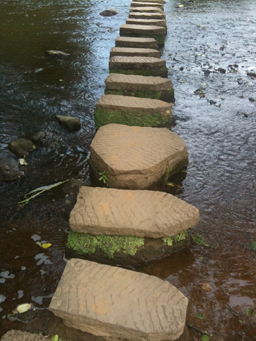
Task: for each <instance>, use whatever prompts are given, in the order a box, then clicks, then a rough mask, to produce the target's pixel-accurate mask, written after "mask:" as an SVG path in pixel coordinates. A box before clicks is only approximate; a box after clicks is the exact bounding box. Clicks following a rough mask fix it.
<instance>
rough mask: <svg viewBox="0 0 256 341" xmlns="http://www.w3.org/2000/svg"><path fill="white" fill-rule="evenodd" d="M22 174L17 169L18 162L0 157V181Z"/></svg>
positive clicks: (22, 174) (9, 179) (13, 178)
mask: <svg viewBox="0 0 256 341" xmlns="http://www.w3.org/2000/svg"><path fill="white" fill-rule="evenodd" d="M23 176H24V172H21V171H20V170H19V163H18V162H17V161H16V160H14V159H12V158H9V157H4V158H2V159H0V181H13V180H16V179H18V178H20V177H23Z"/></svg>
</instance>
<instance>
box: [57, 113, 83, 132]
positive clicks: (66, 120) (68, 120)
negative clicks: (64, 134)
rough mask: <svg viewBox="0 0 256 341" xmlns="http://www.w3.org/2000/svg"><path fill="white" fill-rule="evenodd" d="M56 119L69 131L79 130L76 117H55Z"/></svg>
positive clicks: (79, 122) (78, 120) (79, 124)
mask: <svg viewBox="0 0 256 341" xmlns="http://www.w3.org/2000/svg"><path fill="white" fill-rule="evenodd" d="M56 118H57V120H58V121H59V122H60V123H61V124H62V125H63V126H64V127H65V128H67V129H68V130H69V131H77V130H79V129H80V128H81V121H80V119H79V118H77V117H69V116H61V115H56Z"/></svg>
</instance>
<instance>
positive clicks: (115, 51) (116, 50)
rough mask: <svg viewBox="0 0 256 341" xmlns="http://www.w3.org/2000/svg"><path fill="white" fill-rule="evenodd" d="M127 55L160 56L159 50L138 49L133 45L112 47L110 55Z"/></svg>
mask: <svg viewBox="0 0 256 341" xmlns="http://www.w3.org/2000/svg"><path fill="white" fill-rule="evenodd" d="M114 56H127V57H138V56H139V57H155V58H160V57H161V54H160V51H159V50H153V49H140V48H135V47H112V49H111V51H110V57H114Z"/></svg>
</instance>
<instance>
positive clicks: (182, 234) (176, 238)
mask: <svg viewBox="0 0 256 341" xmlns="http://www.w3.org/2000/svg"><path fill="white" fill-rule="evenodd" d="M187 235H188V232H187V231H181V232H180V233H178V234H176V235H175V236H171V237H164V238H162V239H163V241H164V242H165V243H166V244H167V245H168V246H172V245H173V243H176V242H179V241H181V240H184V239H186V238H187Z"/></svg>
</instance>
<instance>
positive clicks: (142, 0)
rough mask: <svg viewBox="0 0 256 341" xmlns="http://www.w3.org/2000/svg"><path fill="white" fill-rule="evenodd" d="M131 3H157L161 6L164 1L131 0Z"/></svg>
mask: <svg viewBox="0 0 256 341" xmlns="http://www.w3.org/2000/svg"><path fill="white" fill-rule="evenodd" d="M133 2H146V3H148V2H158V3H160V4H163V3H164V0H133Z"/></svg>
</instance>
